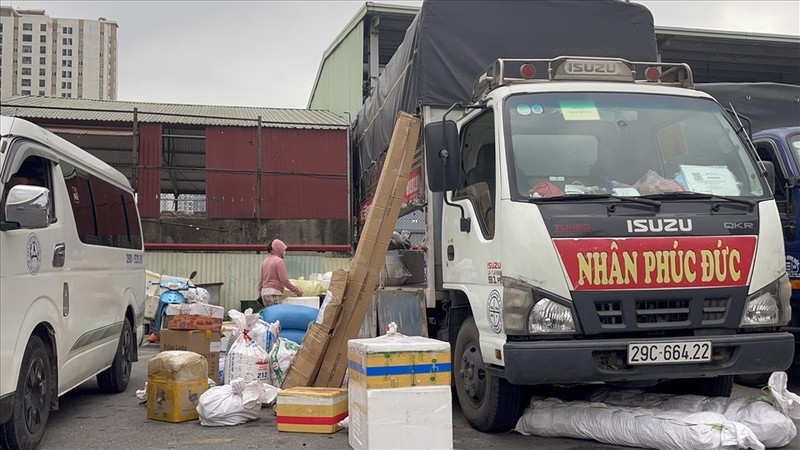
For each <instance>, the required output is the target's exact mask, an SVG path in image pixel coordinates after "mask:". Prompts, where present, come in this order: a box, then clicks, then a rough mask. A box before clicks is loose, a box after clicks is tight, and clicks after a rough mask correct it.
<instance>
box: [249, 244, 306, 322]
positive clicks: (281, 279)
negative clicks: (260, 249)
mask: <svg viewBox="0 0 800 450" xmlns="http://www.w3.org/2000/svg"><path fill="white" fill-rule="evenodd" d="M267 251H269V253H270V255H269V256H268V257H266V258H265V259H264V262H262V263H261V277H260V279H259V282H258V292H259V293H260V294H261V302H262V303H263V305H264V307H267V306H272V305H278V304H280V303H282V302H283V288H284V287H285V288H286V289H289V290H290V291H292V292H293V293H294V294H295V295H296V296H298V297H302V296H303V290H302V289H300V288H299V287H297V286H295V285H294V284H292V282H291V281H289V275H288V274H287V273H286V264H285V263H284V261H283V255H284V254H285V253H286V244H284V243H283V241H281V240H280V239H275V240H274V241H272V243H271V244H267Z"/></svg>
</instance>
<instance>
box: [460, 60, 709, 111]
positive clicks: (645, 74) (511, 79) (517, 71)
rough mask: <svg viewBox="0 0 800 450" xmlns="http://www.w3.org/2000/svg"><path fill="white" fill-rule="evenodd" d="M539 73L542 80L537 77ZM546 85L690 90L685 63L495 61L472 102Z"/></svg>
mask: <svg viewBox="0 0 800 450" xmlns="http://www.w3.org/2000/svg"><path fill="white" fill-rule="evenodd" d="M637 69H638V70H637ZM540 73H542V74H546V76H545V75H542V76H538V77H537V75H539V74H540ZM546 81H612V82H621V83H644V84H659V85H665V86H674V87H682V88H687V89H693V88H694V81H693V79H692V69H691V67H689V65H688V64H686V63H664V62H639V61H633V62H632V61H628V60H626V59H621V58H595V57H586V56H559V57H558V58H553V59H507V58H499V59H497V60H495V61H494V62H493V63H492V64H491V65H489V67H487V68H486V70H485V71H484V72H483V73H481V74H480V75H479V76H478V78H477V79H476V81H475V85H474V87H473V90H472V101H478V100H479V99H481V98H483V97H484V96H485V95H486V94H487V93H488V92H489V91H491V90H492V89H495V88H497V87H500V86H509V85H512V84H523V83H540V82H546Z"/></svg>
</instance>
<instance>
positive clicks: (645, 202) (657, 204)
mask: <svg viewBox="0 0 800 450" xmlns="http://www.w3.org/2000/svg"><path fill="white" fill-rule="evenodd" d="M601 199H614V200H619V201H620V202H631V203H638V204H640V205H647V206H649V207H651V208H653V210H658V209H659V208H661V202H660V201H658V200H653V199H649V198H643V197H626V196H622V195H614V194H566V195H560V196H557V197H534V198H530V199H528V201H529V202H531V203H538V202H553V201H564V200H601ZM615 206H616V205H608V207H609V212H614V207H615Z"/></svg>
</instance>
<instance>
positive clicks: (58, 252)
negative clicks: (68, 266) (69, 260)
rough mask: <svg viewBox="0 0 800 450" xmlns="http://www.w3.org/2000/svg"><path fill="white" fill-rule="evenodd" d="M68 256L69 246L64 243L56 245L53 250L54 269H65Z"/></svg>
mask: <svg viewBox="0 0 800 450" xmlns="http://www.w3.org/2000/svg"><path fill="white" fill-rule="evenodd" d="M66 255H67V246H66V245H65V244H64V243H63V242H62V243H60V244H56V246H55V248H54V249H53V267H64V259H65V258H66Z"/></svg>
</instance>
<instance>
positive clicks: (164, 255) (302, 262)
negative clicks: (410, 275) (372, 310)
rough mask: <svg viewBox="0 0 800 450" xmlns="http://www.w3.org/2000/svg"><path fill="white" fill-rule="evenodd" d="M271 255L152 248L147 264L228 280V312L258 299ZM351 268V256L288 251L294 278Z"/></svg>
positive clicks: (203, 279)
mask: <svg viewBox="0 0 800 450" xmlns="http://www.w3.org/2000/svg"><path fill="white" fill-rule="evenodd" d="M267 256H268V255H267V254H265V253H233V252H231V253H193V252H159V251H148V252H145V267H146V268H147V270H150V271H152V272H156V273H159V274H162V275H174V276H181V277H188V276H189V274H190V273H192V271H194V270H196V271H197V277H196V278H195V280H194V282H195V283H197V284H204V283H217V282H222V283H224V284H223V285H222V289H221V291H220V305H221V306H223V307H224V308H225V311H227V310H229V309H231V308H236V309H238V308H239V305H240V303H239V302H240V301H242V300H255V298H256V295H257V290H258V277H259V269H260V267H261V261H263V260H264V258H266V257H267ZM349 267H350V258H341V257H339V258H334V257H326V256H316V255H292V254H291V253H287V254H286V271H287V272H288V273H289V277H290V278H293V279H296V278H300V277H304V278H308V277H309V275H311V274H312V273H324V272H328V271H332V270H335V269H348V268H349Z"/></svg>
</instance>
